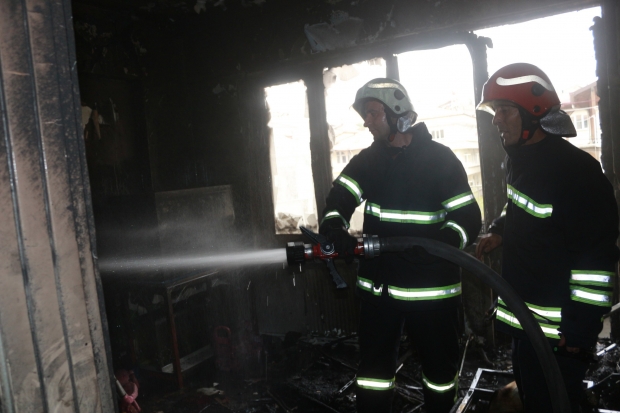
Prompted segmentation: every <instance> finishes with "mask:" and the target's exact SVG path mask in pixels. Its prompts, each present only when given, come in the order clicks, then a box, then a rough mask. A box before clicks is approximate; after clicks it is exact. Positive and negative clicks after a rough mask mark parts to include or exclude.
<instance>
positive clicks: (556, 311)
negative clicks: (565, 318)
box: [499, 297, 562, 323]
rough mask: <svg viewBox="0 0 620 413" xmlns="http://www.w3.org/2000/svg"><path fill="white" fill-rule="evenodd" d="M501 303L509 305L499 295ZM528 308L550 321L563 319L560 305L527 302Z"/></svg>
mask: <svg viewBox="0 0 620 413" xmlns="http://www.w3.org/2000/svg"><path fill="white" fill-rule="evenodd" d="M499 303H500V304H502V305H503V306H504V307H508V306H507V305H506V303H505V302H504V300H502V298H501V297H499ZM525 305H526V306H527V308H529V309H530V311H531V312H533V313H536V314H538V315H540V316H542V317H544V318H546V319H548V320H549V321H555V322H558V323H559V322H560V321H561V320H562V309H561V308H560V307H543V306H540V305H534V304H530V303H525Z"/></svg>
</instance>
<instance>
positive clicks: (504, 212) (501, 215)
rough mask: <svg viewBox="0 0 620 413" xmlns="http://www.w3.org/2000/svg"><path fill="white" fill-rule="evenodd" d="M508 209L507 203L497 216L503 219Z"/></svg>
mask: <svg viewBox="0 0 620 413" xmlns="http://www.w3.org/2000/svg"><path fill="white" fill-rule="evenodd" d="M507 209H508V203H506V205H504V208H503V209H502V213H501V214H499V216H500V217H505V216H506V210H507Z"/></svg>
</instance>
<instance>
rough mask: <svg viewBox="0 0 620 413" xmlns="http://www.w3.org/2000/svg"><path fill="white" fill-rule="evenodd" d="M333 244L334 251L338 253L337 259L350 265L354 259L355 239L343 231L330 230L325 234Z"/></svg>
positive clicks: (337, 229) (338, 229)
mask: <svg viewBox="0 0 620 413" xmlns="http://www.w3.org/2000/svg"><path fill="white" fill-rule="evenodd" d="M325 235H326V236H327V238H328V239H329V240H330V241H331V242H333V243H334V249H335V250H336V252H337V253H338V258H344V260H345V261H346V262H347V263H351V261H353V258H355V247H356V246H357V238H355V237H353V236H351V235H350V234H349V232H348V231H346V230H345V229H340V228H334V229H330V230H328V231H327V232H326V234H325Z"/></svg>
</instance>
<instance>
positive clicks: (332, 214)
mask: <svg viewBox="0 0 620 413" xmlns="http://www.w3.org/2000/svg"><path fill="white" fill-rule="evenodd" d="M331 218H340V219H341V220H342V223H343V224H344V227H345V228H346V229H349V223H348V222H347V220H346V219H344V217H343V216H342V215H340V213H339V212H338V211H336V210H333V211H329V212H328V213H327V214H325V216H324V217H323V219H322V220H321V224H322V223H323V222H324V221H325V220H326V219H331Z"/></svg>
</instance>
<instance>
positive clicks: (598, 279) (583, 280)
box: [570, 270, 614, 287]
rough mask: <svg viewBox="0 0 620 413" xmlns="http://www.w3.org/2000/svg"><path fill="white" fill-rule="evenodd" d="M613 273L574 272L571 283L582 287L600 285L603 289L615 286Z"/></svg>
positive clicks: (572, 272)
mask: <svg viewBox="0 0 620 413" xmlns="http://www.w3.org/2000/svg"><path fill="white" fill-rule="evenodd" d="M613 276H614V273H613V272H609V271H584V270H572V271H571V275H570V281H571V283H574V284H581V285H598V286H601V287H612V286H613Z"/></svg>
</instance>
